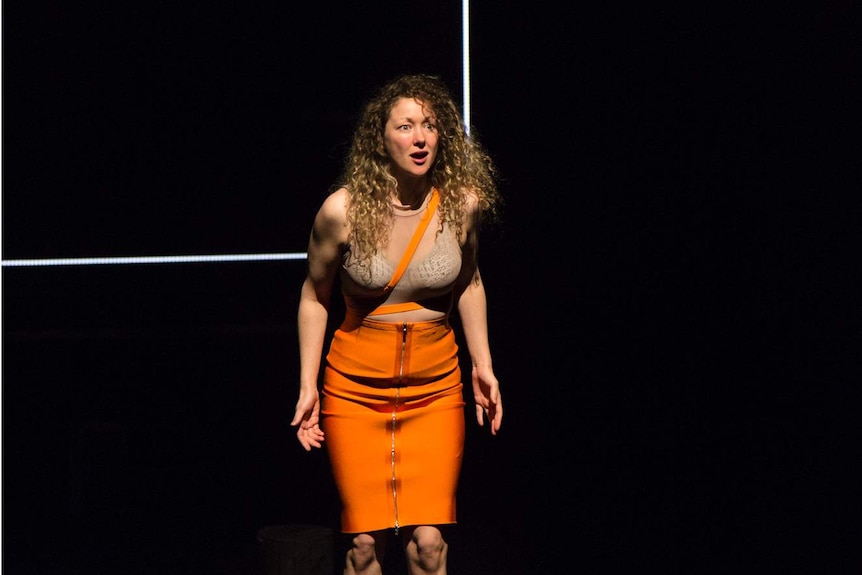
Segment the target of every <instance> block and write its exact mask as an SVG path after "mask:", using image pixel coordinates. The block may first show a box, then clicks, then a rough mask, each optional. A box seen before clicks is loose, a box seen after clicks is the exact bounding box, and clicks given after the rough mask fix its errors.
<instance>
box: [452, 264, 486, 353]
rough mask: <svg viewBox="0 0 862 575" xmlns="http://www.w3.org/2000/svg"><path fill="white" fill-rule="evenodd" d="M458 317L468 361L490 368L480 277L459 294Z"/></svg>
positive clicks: (483, 289) (483, 297) (484, 301)
mask: <svg viewBox="0 0 862 575" xmlns="http://www.w3.org/2000/svg"><path fill="white" fill-rule="evenodd" d="M477 277H478V275H477ZM458 315H459V316H460V320H461V329H462V330H463V332H464V340H465V341H466V342H467V350H468V352H469V354H470V361H471V362H472V364H473V365H474V366H486V367H488V368H490V367H491V365H492V361H491V346H490V344H489V342H488V310H487V299H486V295H485V286H484V284H482V280H481V277H478V279H476V280H474V281H471V282H470V284H469V285H468V286H467V288H466V289H465V290H464V291H463V293H462V294H461V297H460V298H459V299H458Z"/></svg>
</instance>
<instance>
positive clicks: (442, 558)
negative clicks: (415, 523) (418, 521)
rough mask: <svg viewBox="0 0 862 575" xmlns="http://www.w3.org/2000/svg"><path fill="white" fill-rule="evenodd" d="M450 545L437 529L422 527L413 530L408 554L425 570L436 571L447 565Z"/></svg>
mask: <svg viewBox="0 0 862 575" xmlns="http://www.w3.org/2000/svg"><path fill="white" fill-rule="evenodd" d="M447 549H448V545H447V543H446V541H445V540H444V539H443V534H442V533H441V532H440V530H439V529H437V528H436V527H431V526H422V527H417V528H416V529H414V530H413V533H412V535H411V537H410V542H409V543H408V545H407V554H408V556H409V557H410V559H411V560H413V561H415V562H417V563H418V564H419V565H421V566H422V568H423V569H425V570H428V571H432V572H433V571H436V570H438V569H439V568H440V567H441V566H442V565H445V563H446V551H447Z"/></svg>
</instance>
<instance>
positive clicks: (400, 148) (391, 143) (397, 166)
mask: <svg viewBox="0 0 862 575" xmlns="http://www.w3.org/2000/svg"><path fill="white" fill-rule="evenodd" d="M435 122H436V120H435V118H434V115H433V113H432V112H431V111H430V110H428V109H427V108H424V107H423V106H422V104H420V103H419V102H417V101H416V100H414V99H413V98H401V99H400V100H398V102H396V103H395V106H393V107H392V111H390V112H389V120H388V121H387V122H386V128H385V129H384V131H383V144H384V146H385V148H386V153H387V154H389V158H390V161H391V162H392V170H393V175H395V176H396V177H398V176H399V175H402V176H413V177H422V176H424V175H426V174H427V173H428V170H430V169H431V166H432V165H433V164H434V158H436V157H437V125H436V123H435Z"/></svg>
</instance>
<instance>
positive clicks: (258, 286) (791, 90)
mask: <svg viewBox="0 0 862 575" xmlns="http://www.w3.org/2000/svg"><path fill="white" fill-rule="evenodd" d="M487 4H488V5H484V4H483V5H482V6H478V5H477V6H474V7H473V10H472V13H471V38H472V41H471V76H472V82H471V87H472V101H471V110H472V123H473V126H474V128H473V130H474V134H476V135H477V137H479V139H480V140H482V141H483V142H484V143H485V145H486V146H487V147H488V149H489V150H490V151H491V153H492V155H493V156H494V157H495V159H496V161H497V163H498V165H499V167H500V168H501V171H502V175H503V178H504V179H503V182H502V192H503V194H504V195H505V197H506V206H505V210H504V213H503V221H502V222H501V223H500V224H499V225H496V226H491V227H489V228H488V229H486V231H485V235H484V237H483V247H482V262H483V263H482V269H483V275H484V276H485V279H486V283H487V289H488V296H489V308H490V309H489V314H490V330H491V339H492V348H493V351H494V354H495V370H496V372H497V374H498V376H499V377H500V379H501V381H502V386H503V387H502V389H503V392H504V400H505V409H506V417H505V420H504V425H503V430H502V433H501V434H500V435H499V436H498V437H494V438H491V437H490V435H489V434H488V433H487V430H486V429H481V428H479V427H477V426H476V425H475V424H474V422H473V421H472V420H468V424H469V425H468V435H467V446H466V455H465V463H464V470H463V475H462V483H461V486H460V499H459V519H460V527H459V530H458V532H457V535H456V539H455V540H454V541H453V545H452V568H451V572H452V573H453V574H458V573H538V572H546V571H559V570H561V569H562V570H565V571H566V572H576V573H603V574H604V573H629V572H634V571H637V572H651V573H680V574H690V573H699V574H700V573H779V572H780V573H811V572H812V570H811V569H812V568H816V571H817V572H829V573H857V572H859V569H860V568H862V557H860V553H859V547H858V543H859V540H860V539H859V537H860V535H862V530H860V525H859V517H860V514H859V512H860V511H862V509H860V506H859V505H858V497H857V496H855V491H856V490H857V488H858V479H859V478H858V475H857V474H856V472H855V469H856V467H857V465H859V463H860V449H859V441H858V440H859V432H860V423H859V417H858V414H859V393H858V389H857V388H858V383H859V378H858V376H851V374H856V373H857V371H858V367H859V353H858V352H859V335H860V330H859V325H860V324H859V323H858V289H857V288H858V286H857V285H855V284H853V282H852V281H851V278H853V277H854V275H853V274H854V272H858V268H859V264H858V260H859V257H858V254H859V249H858V247H859V245H858V243H857V242H856V241H855V233H856V231H855V230H856V228H858V225H859V216H860V215H861V214H860V209H859V200H858V193H859V179H858V175H859V169H858V144H857V143H856V142H857V140H858V130H856V128H857V124H856V123H855V122H854V121H853V120H852V118H853V110H854V108H855V105H856V104H858V102H856V101H855V100H854V99H853V96H854V94H855V92H854V83H855V82H857V81H858V80H859V65H858V64H859V61H858V57H859V45H858V30H859V26H858V24H859V18H858V12H859V7H858V5H857V4H856V3H853V2H842V1H840V0H833V1H831V2H824V3H820V4H816V5H813V6H809V7H807V8H806V9H804V10H803V9H802V8H798V7H778V8H777V9H776V8H775V7H768V8H767V7H766V6H755V5H749V4H744V5H743V4H739V5H734V4H732V3H730V4H728V3H719V4H716V3H712V4H711V5H700V4H698V3H695V4H693V5H691V6H687V7H685V6H671V5H664V6H662V5H654V4H650V3H641V4H637V5H615V4H609V5H605V4H602V5H599V4H597V3H584V4H563V5H561V6H556V7H550V6H544V5H524V4H523V3H517V4H516V3H511V2H493V3H487ZM701 4H702V3H701ZM416 71H423V72H433V73H438V74H440V75H442V76H443V77H444V79H445V80H446V81H447V82H448V83H449V85H450V86H451V87H452V89H453V92H454V93H456V94H457V95H459V97H460V94H461V89H462V85H461V82H462V77H461V72H462V66H461V6H460V3H455V2H448V3H441V2H436V3H418V2H400V3H394V2H374V3H370V4H368V5H363V3H345V4H343V5H342V4H331V3H330V4H326V3H300V4H295V5H288V3H280V4H276V3H263V4H254V3H252V4H242V3H226V2H223V3H219V2H202V1H201V2H182V3H168V2H149V3H138V4H136V5H134V6H129V5H125V4H122V3H115V2H91V3H87V4H86V5H84V4H82V5H80V6H73V5H72V4H71V3H64V2H49V1H45V0H38V1H35V2H27V3H24V2H12V3H10V2H6V3H4V6H3V76H4V77H3V168H4V169H3V182H2V183H3V206H2V207H3V221H2V224H3V238H2V239H3V259H4V260H13V259H23V258H54V257H92V256H135V255H176V254H218V253H258V252H266V253H271V252H302V251H304V250H305V242H306V238H307V235H308V231H309V227H310V224H311V220H312V218H313V215H314V211H315V210H316V208H317V206H318V205H319V203H320V201H321V200H322V198H323V197H324V194H325V193H326V191H327V188H328V186H329V185H330V184H331V183H332V181H333V179H334V177H335V175H336V173H337V172H338V168H339V167H340V162H341V159H342V156H343V152H344V150H345V147H346V144H347V140H348V138H349V135H350V130H351V127H352V122H353V120H354V119H355V117H356V113H357V112H358V110H359V107H360V104H361V102H362V100H363V99H364V98H365V97H366V96H367V95H369V93H370V92H371V91H372V89H373V88H375V87H376V86H377V85H379V84H380V83H381V82H383V81H385V80H387V79H389V78H390V77H392V76H394V75H396V74H400V73H403V72H416ZM854 152H855V153H854ZM303 275H304V261H302V260H298V261H281V262H257V263H198V264H151V265H135V266H90V267H77V266H61V267H41V268H39V267H37V268H18V267H15V268H12V267H5V268H4V269H3V278H2V279H3V310H2V311H3V374H2V375H3V414H2V415H3V446H2V447H3V502H2V503H3V507H2V510H3V542H2V543H3V547H2V552H3V568H4V570H5V571H6V572H7V573H9V574H16V575H17V574H30V573H32V574H40V575H41V574H43V573H70V574H71V573H74V574H77V573H82V574H83V573H90V574H96V573H113V572H117V571H120V570H122V571H123V572H126V573H142V574H144V573H146V574H151V573H152V574H155V573H161V574H172V573H176V574H197V573H200V574H212V575H221V574H225V575H227V574H231V575H233V574H245V573H256V572H257V571H256V569H257V565H256V563H255V559H256V553H257V552H258V549H257V548H256V539H255V534H256V532H257V530H258V529H260V528H261V527H263V526H266V525H280V524H285V525H287V524H314V525H323V526H329V527H336V526H337V520H338V508H337V497H336V494H335V491H334V486H333V485H332V483H331V478H330V476H329V469H328V463H327V461H326V455H325V452H320V451H318V452H314V453H311V454H308V453H305V452H304V451H303V450H302V449H301V448H300V447H299V445H298V443H297V442H296V440H295V438H294V435H293V430H292V429H291V428H290V427H289V426H288V422H289V420H290V418H291V417H292V413H293V405H294V402H295V399H296V397H295V394H296V376H297V371H298V362H297V342H296V336H295V325H294V324H295V312H296V305H297V298H298V291H299V286H300V283H301V281H302V278H303ZM455 321H456V322H457V318H456V319H455ZM468 397H469V392H468ZM470 413H471V412H470V411H469V410H468V412H467V415H468V416H469V415H470Z"/></svg>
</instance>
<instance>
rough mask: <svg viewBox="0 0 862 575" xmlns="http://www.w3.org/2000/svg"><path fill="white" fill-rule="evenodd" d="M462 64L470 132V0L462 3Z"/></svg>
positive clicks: (465, 122)
mask: <svg viewBox="0 0 862 575" xmlns="http://www.w3.org/2000/svg"><path fill="white" fill-rule="evenodd" d="M461 30H462V31H461V44H462V47H461V50H462V55H461V60H462V62H461V64H462V66H463V83H464V128H465V129H466V131H467V134H468V135H469V134H470V0H462V3H461Z"/></svg>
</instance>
